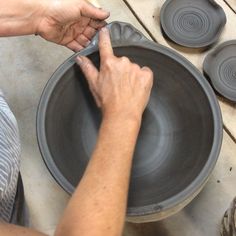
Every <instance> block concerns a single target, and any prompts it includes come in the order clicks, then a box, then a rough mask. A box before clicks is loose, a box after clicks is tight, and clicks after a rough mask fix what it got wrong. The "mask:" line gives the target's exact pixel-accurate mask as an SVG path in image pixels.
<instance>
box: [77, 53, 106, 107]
mask: <svg viewBox="0 0 236 236" xmlns="http://www.w3.org/2000/svg"><path fill="white" fill-rule="evenodd" d="M75 61H76V62H77V64H78V65H79V66H80V68H81V70H82V72H83V73H84V75H85V78H86V79H87V81H88V84H89V89H90V91H91V93H92V94H93V97H94V99H95V101H96V104H97V106H98V107H100V106H101V102H100V99H99V96H98V94H97V92H96V91H97V87H96V84H97V83H96V82H97V79H98V74H99V72H98V70H97V68H96V67H95V66H94V65H93V63H92V62H91V61H90V60H89V59H88V58H87V57H81V56H78V57H77V58H76V59H75Z"/></svg>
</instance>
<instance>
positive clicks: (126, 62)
mask: <svg viewBox="0 0 236 236" xmlns="http://www.w3.org/2000/svg"><path fill="white" fill-rule="evenodd" d="M120 60H121V62H122V63H124V64H128V63H130V60H129V58H128V57H121V58H120Z"/></svg>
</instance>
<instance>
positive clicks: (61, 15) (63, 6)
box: [37, 0, 110, 51]
mask: <svg viewBox="0 0 236 236" xmlns="http://www.w3.org/2000/svg"><path fill="white" fill-rule="evenodd" d="M42 6H43V11H42V12H43V13H42V14H43V18H42V19H41V20H40V22H39V24H38V27H37V34H38V35H40V36H41V37H43V38H44V39H46V40H48V41H51V42H54V43H57V44H60V45H63V46H66V47H68V48H70V49H71V50H73V51H80V50H81V49H83V48H84V47H86V46H87V45H88V44H89V43H90V40H91V39H92V37H93V36H94V35H95V34H96V31H97V30H99V29H100V28H102V27H103V26H104V25H105V24H106V22H105V19H107V18H108V17H109V15H110V14H109V12H107V11H105V10H102V9H99V8H96V7H94V6H93V5H92V4H90V3H89V2H87V1H86V0H51V1H48V0H45V1H44V3H42Z"/></svg>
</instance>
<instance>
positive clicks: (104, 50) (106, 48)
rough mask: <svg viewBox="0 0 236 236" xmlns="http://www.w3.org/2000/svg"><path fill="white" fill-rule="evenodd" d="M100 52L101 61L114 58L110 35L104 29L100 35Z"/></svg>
mask: <svg viewBox="0 0 236 236" xmlns="http://www.w3.org/2000/svg"><path fill="white" fill-rule="evenodd" d="M99 52H100V58H101V61H103V60H104V59H106V58H107V57H109V56H113V55H114V54H113V49H112V45H111V39H110V33H109V30H108V29H107V28H102V29H101V30H100V33H99Z"/></svg>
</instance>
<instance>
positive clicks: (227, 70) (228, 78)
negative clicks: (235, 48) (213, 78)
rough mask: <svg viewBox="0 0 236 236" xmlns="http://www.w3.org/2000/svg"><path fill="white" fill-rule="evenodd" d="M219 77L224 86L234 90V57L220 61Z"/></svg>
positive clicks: (235, 60)
mask: <svg viewBox="0 0 236 236" xmlns="http://www.w3.org/2000/svg"><path fill="white" fill-rule="evenodd" d="M219 77H220V80H221V82H222V83H223V84H224V85H225V86H227V87H229V88H230V89H233V90H236V56H235V57H230V58H227V59H226V60H224V61H222V63H221V64H220V66H219Z"/></svg>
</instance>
